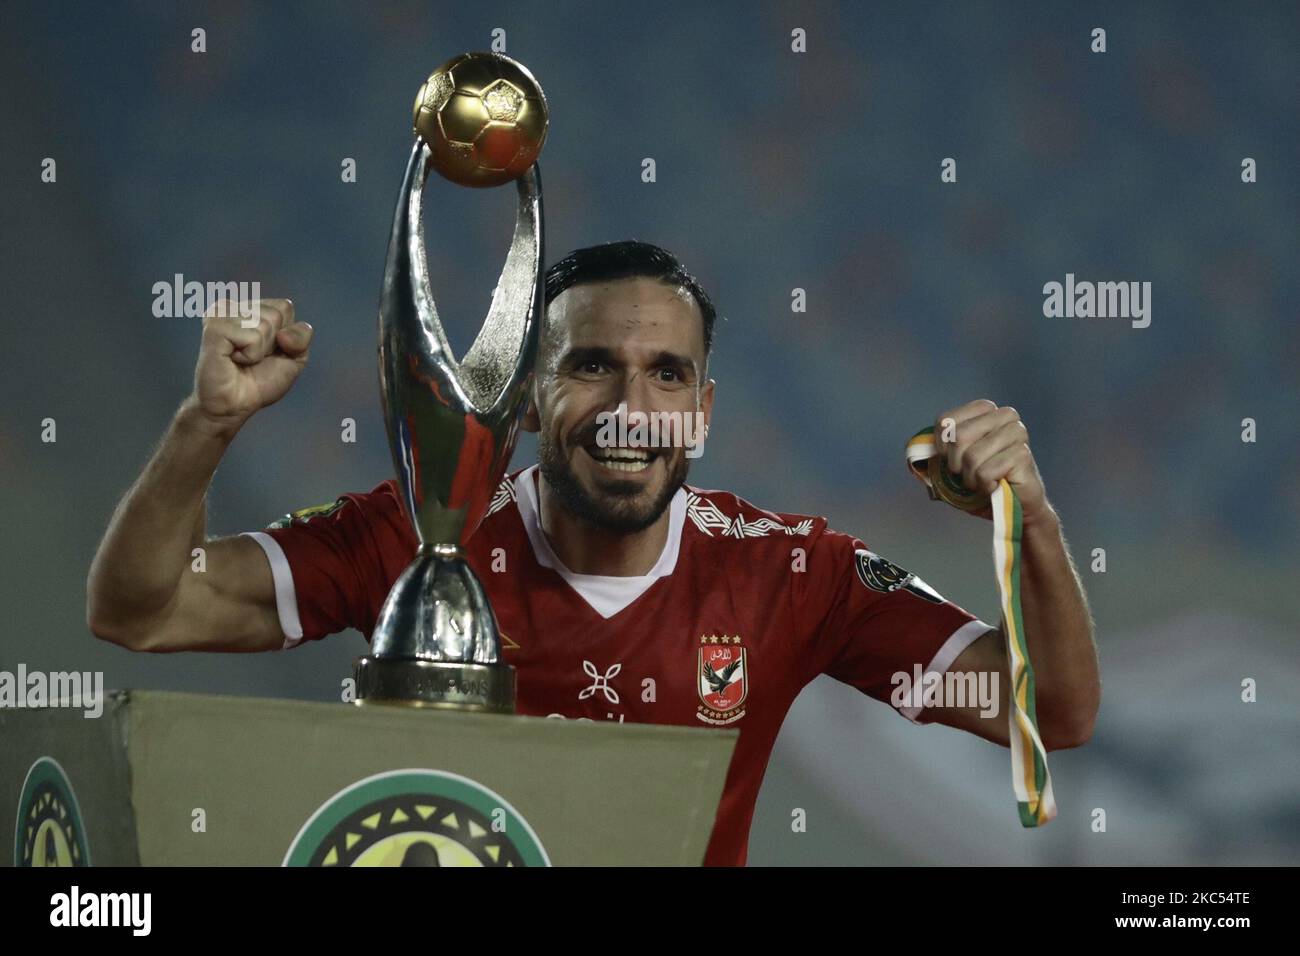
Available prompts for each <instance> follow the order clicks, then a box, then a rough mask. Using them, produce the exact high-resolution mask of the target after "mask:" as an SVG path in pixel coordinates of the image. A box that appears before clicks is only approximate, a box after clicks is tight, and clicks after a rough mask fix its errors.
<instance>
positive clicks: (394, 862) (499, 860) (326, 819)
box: [284, 770, 551, 866]
mask: <svg viewBox="0 0 1300 956" xmlns="http://www.w3.org/2000/svg"><path fill="white" fill-rule="evenodd" d="M284 865H285V866H550V865H551V860H550V857H548V856H547V854H546V850H545V849H544V848H543V847H542V844H541V841H540V840H539V839H538V838H537V834H536V833H534V832H533V828H532V827H531V826H529V825H528V821H527V820H525V819H524V818H523V817H522V816H520V814H519V812H518V811H517V810H515V808H514V807H512V806H511V805H510V804H509V803H507V802H506V801H505V800H504V799H502V797H501V796H500V795H498V794H496V793H494V792H493V791H491V790H489V789H488V788H487V787H485V786H483V785H482V784H480V783H478V782H476V781H474V780H470V779H469V778H468V777H462V776H460V775H459V774H454V773H445V772H443V771H441V770H392V771H389V772H387V773H381V774H376V775H375V776H373V777H366V778H365V779H364V780H359V781H357V782H356V783H354V784H352V785H351V786H349V787H347V788H346V789H344V790H340V791H339V792H338V793H336V794H334V796H332V797H330V798H329V799H328V800H326V801H325V803H324V804H323V805H322V806H321V807H320V809H318V810H317V811H316V812H315V813H313V814H312V815H311V818H310V819H309V820H308V821H307V822H306V823H305V824H303V826H302V829H301V830H299V831H298V835H297V836H296V837H294V840H293V843H292V844H291V845H290V847H289V852H288V853H286V854H285V857H284Z"/></svg>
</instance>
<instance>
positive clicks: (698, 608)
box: [251, 465, 991, 865]
mask: <svg viewBox="0 0 1300 956" xmlns="http://www.w3.org/2000/svg"><path fill="white" fill-rule="evenodd" d="M537 481H538V470H537V466H536V465H534V466H532V467H529V468H526V469H523V470H522V471H518V472H515V473H514V474H512V475H510V476H509V477H507V478H506V479H505V480H504V481H502V483H501V485H500V487H499V488H498V490H497V492H496V494H495V496H494V498H493V500H492V504H491V508H490V510H489V512H488V514H487V516H486V517H485V518H484V519H483V523H482V524H481V525H480V526H479V528H478V530H477V531H476V532H475V533H474V535H473V537H472V538H471V539H470V542H469V545H468V548H467V550H468V552H469V563H470V565H471V566H472V567H473V569H474V572H475V573H476V574H477V575H478V577H479V579H480V580H481V581H482V582H483V586H484V588H485V589H486V591H487V594H488V598H489V600H490V601H491V602H492V608H493V610H494V611H495V612H496V615H497V620H498V623H499V624H500V628H501V632H502V636H503V641H502V644H503V658H504V660H505V661H506V662H507V663H509V664H512V665H514V666H515V667H516V668H517V671H516V678H517V682H518V697H517V710H518V712H519V713H520V714H526V715H531V716H538V717H566V718H579V719H581V718H589V719H591V720H617V721H620V722H622V721H632V722H638V723H656V724H683V725H687V726H693V727H733V728H736V729H738V730H739V731H740V739H739V740H738V741H737V744H736V750H735V753H734V755H733V757H732V760H731V766H730V768H729V770H728V773H727V779H726V785H725V789H724V792H723V796H722V802H721V804H720V805H719V807H718V813H717V817H716V819H715V821H714V826H713V833H712V836H711V838H710V840H709V846H708V852H707V853H706V855H705V859H704V862H705V864H706V865H719V864H737V865H739V864H743V863H744V862H745V857H746V851H747V842H748V836H749V825H750V820H751V819H752V817H753V814H754V803H755V801H756V799H757V798H758V790H759V786H760V784H761V783H762V781H763V773H764V771H765V770H766V768H767V761H768V757H769V755H770V754H771V751H772V746H773V744H774V743H775V741H776V736H777V732H778V731H779V730H780V728H781V723H782V721H783V720H784V719H785V715H786V712H787V711H788V710H789V708H790V705H791V703H793V701H794V699H795V697H796V696H797V695H798V694H799V692H800V691H801V690H802V689H803V687H804V685H805V684H807V683H808V682H809V681H810V680H812V679H813V678H814V677H816V676H817V675H818V674H829V675H831V676H832V677H834V678H836V679H837V680H841V681H844V682H845V683H848V684H851V685H852V686H854V687H857V688H858V689H859V690H861V691H863V692H865V693H867V694H869V695H871V696H872V697H874V698H876V699H878V700H882V701H885V702H889V700H890V696H891V694H892V692H893V690H894V684H893V683H892V682H891V677H892V676H893V675H894V674H895V673H897V672H899V671H903V672H906V673H907V674H908V675H909V676H910V675H911V674H912V673H913V667H914V665H918V664H919V665H920V666H921V667H922V668H924V669H925V670H927V671H937V672H940V673H942V672H943V671H945V670H947V669H948V667H949V666H950V665H951V664H952V662H953V661H954V660H955V659H956V657H957V655H958V654H960V653H961V652H962V651H963V650H964V649H965V648H966V647H967V646H969V644H970V643H971V642H972V641H974V640H975V639H976V638H978V637H979V636H980V635H982V634H983V633H985V632H986V631H988V630H991V628H990V626H989V625H987V624H985V623H983V622H982V621H979V620H978V619H977V618H975V617H974V616H973V615H971V614H970V613H968V612H967V611H965V610H963V609H962V608H961V607H958V606H957V605H955V604H953V603H951V602H949V601H946V600H944V599H943V598H942V597H941V596H940V595H938V594H937V593H936V592H935V591H933V590H932V589H931V588H929V587H928V586H927V585H926V584H925V583H924V581H922V580H921V579H920V578H918V577H917V576H915V575H913V574H910V573H908V572H906V571H903V570H902V569H901V568H899V567H898V566H897V565H894V564H892V563H890V562H888V561H886V560H885V559H884V558H882V557H881V556H879V555H877V554H875V553H873V552H871V551H869V550H868V549H867V547H866V545H865V544H863V543H862V541H860V540H859V539H857V538H854V537H852V536H850V535H846V534H841V533H840V532H837V531H832V530H830V529H829V528H827V527H826V520H825V519H824V518H814V517H808V516H804V515H793V514H782V513H775V512H771V511H764V510H762V509H761V508H757V507H755V506H754V505H752V504H750V503H749V502H747V501H745V500H743V499H741V498H739V497H737V496H736V495H733V494H730V493H728V492H725V491H703V490H700V489H698V488H694V487H692V486H690V485H687V486H684V487H683V488H681V489H680V490H678V492H677V494H676V496H674V498H673V499H672V502H671V505H670V510H669V519H670V521H669V530H668V540H667V542H666V544H665V546H664V550H663V553H662V554H661V555H660V557H659V561H658V563H656V564H655V566H654V568H653V569H652V570H651V571H650V573H649V574H646V575H644V576H641V577H605V576H597V575H584V574H574V573H573V572H571V571H569V570H568V568H566V567H564V566H563V565H562V564H561V563H560V561H559V560H558V558H557V557H556V556H555V554H554V552H553V551H552V550H551V546H550V543H549V542H548V541H547V539H546V536H545V534H544V533H543V532H542V529H541V524H540V520H539V509H538V486H537ZM251 534H252V537H253V538H255V539H256V540H257V541H258V543H259V544H261V545H262V548H263V550H265V552H266V554H267V557H268V558H269V560H270V563H271V569H272V572H273V574H274V577H275V588H276V599H277V604H278V610H279V617H280V624H281V627H282V628H283V630H284V634H285V643H284V646H285V647H286V648H288V647H293V646H295V645H297V644H299V643H301V642H303V641H314V640H318V639H319V638H322V637H324V636H326V635H327V634H333V633H336V632H338V631H342V630H346V629H347V628H350V627H351V628H356V629H357V630H359V631H361V633H362V634H364V635H365V637H366V639H367V640H369V639H370V634H371V631H372V630H373V629H374V626H375V621H376V620H377V619H378V617H379V611H380V608H381V607H382V605H383V603H384V599H385V598H386V597H387V596H388V591H389V589H390V588H391V587H392V584H393V582H394V581H395V580H396V579H397V576H398V575H399V574H400V573H401V572H402V570H403V569H404V568H405V567H406V565H407V564H408V563H409V562H410V561H411V559H412V558H413V557H414V555H415V551H416V547H417V541H416V538H415V532H414V531H413V530H412V528H411V526H410V523H409V522H408V521H407V519H406V517H405V515H404V513H403V511H402V506H401V504H400V501H399V493H398V490H397V486H396V483H395V482H394V481H386V482H384V483H383V484H381V485H379V486H378V487H377V488H375V489H374V490H373V491H371V492H369V493H366V494H348V495H344V496H342V497H341V498H339V499H338V501H337V502H335V504H334V505H332V506H329V507H322V508H315V509H309V510H308V511H306V512H299V513H298V515H296V516H292V517H291V519H290V520H284V519H282V521H281V522H278V523H277V524H276V525H272V526H271V527H269V528H267V530H266V531H263V532H253V533H251ZM498 548H499V549H501V551H499V552H498V551H497V550H496V549H498ZM494 555H495V556H496V557H498V558H500V557H501V556H504V559H505V562H506V564H505V567H506V568H507V569H508V571H509V573H493V571H492V563H493V558H494ZM497 566H498V567H500V563H499V561H498V565H497ZM647 678H648V679H651V680H653V682H654V683H653V685H648V684H645V683H643V682H644V681H646V679H647ZM649 686H653V688H654V694H653V697H654V699H653V700H652V701H648V702H647V701H644V700H643V696H649V695H648V694H645V693H644V688H646V687H649ZM900 713H902V714H903V716H905V717H907V718H908V719H909V720H913V721H915V722H918V723H923V722H925V715H924V714H923V713H922V712H921V708H920V707H910V706H909V707H904V708H902V709H900ZM629 862H634V861H629Z"/></svg>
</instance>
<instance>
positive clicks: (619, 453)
mask: <svg viewBox="0 0 1300 956" xmlns="http://www.w3.org/2000/svg"><path fill="white" fill-rule="evenodd" d="M591 457H592V458H594V459H596V461H598V462H600V463H601V464H602V465H604V466H605V467H606V468H611V469H613V470H614V471H644V470H645V469H646V468H648V467H650V453H649V452H645V451H641V450H639V449H635V448H596V449H593V450H592V452H591Z"/></svg>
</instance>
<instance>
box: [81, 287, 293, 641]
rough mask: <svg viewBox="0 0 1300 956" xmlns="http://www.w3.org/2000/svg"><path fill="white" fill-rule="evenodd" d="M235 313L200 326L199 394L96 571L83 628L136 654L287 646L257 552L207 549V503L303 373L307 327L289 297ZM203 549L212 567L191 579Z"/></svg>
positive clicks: (244, 547)
mask: <svg viewBox="0 0 1300 956" xmlns="http://www.w3.org/2000/svg"><path fill="white" fill-rule="evenodd" d="M231 311H232V309H231V307H229V306H227V305H225V304H224V303H219V304H218V305H216V306H214V307H213V309H211V310H209V313H208V315H207V316H206V317H205V318H204V320H203V340H202V344H201V346H200V348H199V358H198V363H197V366H196V368H195V373H194V391H193V392H192V393H191V394H190V395H189V396H188V397H187V398H186V399H185V401H184V402H182V403H181V406H180V408H179V409H178V410H177V412H176V414H175V416H174V417H173V418H172V422H171V424H170V426H169V427H168V429H167V432H166V434H165V435H164V436H163V439H162V442H161V443H160V444H159V446H158V449H157V450H156V451H155V452H154V455H153V457H152V458H151V459H150V461H149V463H148V464H147V465H146V466H145V469H144V471H143V472H142V474H141V475H140V477H139V479H137V480H136V482H135V484H133V485H132V486H131V488H130V490H129V491H127V493H126V495H125V496H124V497H123V498H122V501H121V502H120V503H119V504H118V506H117V509H116V510H115V511H114V513H113V516H112V519H111V520H110V521H109V525H108V530H107V531H106V532H105V534H104V538H103V540H102V541H101V542H100V545H99V550H98V551H97V552H96V554H95V558H94V561H93V562H92V563H91V567H90V574H89V577H88V579H87V582H86V623H87V626H88V627H89V628H90V630H91V632H92V633H93V634H94V635H95V636H96V637H99V638H101V639H102V640H106V641H111V642H112V643H114V644H120V645H121V646H123V647H126V648H129V649H131V650H137V651H181V650H206V651H257V650H272V649H275V648H278V647H280V646H281V645H282V643H283V640H284V638H283V634H282V632H281V629H280V624H279V620H278V618H277V615H276V603H275V588H274V584H273V581H272V577H271V570H270V566H269V564H268V562H267V559H266V556H265V555H264V554H263V552H262V549H261V548H260V547H259V546H258V545H257V543H256V542H255V541H253V540H252V539H250V538H247V537H239V536H235V537H228V538H219V539H216V540H212V541H208V540H207V537H206V527H207V516H206V504H205V502H206V497H207V490H208V486H209V484H210V483H211V481H212V476H213V474H214V473H215V471H216V468H217V464H218V463H219V462H220V461H221V456H222V455H223V454H224V453H225V451H226V449H227V448H228V447H229V446H230V443H231V442H232V441H233V440H234V437H235V435H236V434H237V433H238V432H239V429H240V428H242V427H243V425H244V423H245V422H246V421H248V419H249V418H251V417H252V416H253V415H254V414H255V413H256V412H257V411H259V410H260V409H262V408H265V407H266V406H268V405H272V404H274V403H275V402H277V401H279V400H280V399H281V398H282V397H283V396H284V395H285V393H286V392H287V391H288V390H289V388H290V387H291V386H292V384H293V382H294V381H295V379H296V378H297V377H298V374H299V373H300V372H301V371H302V369H303V367H304V366H305V365H306V363H307V356H308V350H309V348H310V345H311V339H312V329H311V326H309V325H307V324H306V323H299V322H296V321H295V319H294V309H293V303H292V302H290V301H289V300H288V299H264V300H261V301H260V302H257V303H254V305H253V311H252V313H251V315H249V316H248V317H247V318H241V317H240V316H238V315H229V313H230V312H231ZM254 320H256V325H252V323H253V321H254ZM246 325H247V326H251V327H245V326H246ZM199 547H202V548H204V549H205V555H204V565H205V567H204V570H202V571H195V570H192V566H193V562H194V557H193V550H194V549H195V548H199Z"/></svg>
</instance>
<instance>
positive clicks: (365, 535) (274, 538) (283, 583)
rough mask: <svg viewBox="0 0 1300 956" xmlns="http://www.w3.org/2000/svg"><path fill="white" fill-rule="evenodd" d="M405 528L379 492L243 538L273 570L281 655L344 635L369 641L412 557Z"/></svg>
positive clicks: (388, 493)
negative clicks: (355, 634)
mask: <svg viewBox="0 0 1300 956" xmlns="http://www.w3.org/2000/svg"><path fill="white" fill-rule="evenodd" d="M402 527H403V524H402V523H401V513H400V505H399V504H398V502H397V499H396V496H395V495H394V494H393V492H392V490H391V489H390V488H389V487H388V485H387V484H383V485H380V486H378V487H377V488H375V489H374V490H372V491H369V492H366V493H364V494H347V495H343V496H341V497H339V498H338V499H337V500H336V501H335V502H333V503H332V504H327V505H318V506H316V507H314V508H304V509H303V510H301V511H295V512H293V513H292V514H288V515H285V516H284V517H283V518H281V519H280V520H278V521H276V522H274V523H273V524H271V525H270V526H269V527H267V528H266V529H265V530H263V531H255V532H246V534H247V535H248V536H249V537H251V538H253V539H254V540H255V541H256V542H257V543H258V544H259V545H260V546H261V547H262V550H263V551H264V552H265V553H266V557H267V560H268V561H269V562H270V564H271V574H272V577H273V578H274V581H275V598H276V608H277V611H278V614H279V618H280V628H281V630H282V631H283V632H284V647H285V648H286V649H287V648H291V647H296V646H297V645H299V644H301V643H303V642H305V641H314V640H319V639H320V638H322V637H325V636H326V635H329V634H337V633H338V632H339V631H344V630H347V629H348V628H356V629H357V630H359V631H361V632H362V633H363V634H365V635H366V636H367V638H368V637H369V635H370V632H371V631H373V630H374V625H375V620H376V618H377V617H378V614H379V609H380V607H382V605H383V601H384V598H385V597H387V594H388V590H389V588H390V587H391V585H392V582H393V581H394V580H396V578H397V575H398V574H399V573H400V572H401V568H402V567H404V566H405V564H406V563H407V561H409V559H410V557H411V556H412V555H413V554H414V552H415V544H414V535H413V534H412V541H411V542H410V546H409V549H408V547H407V542H405V541H404V539H403V537H402V535H401V534H400V529H401V528H402ZM408 550H409V552H410V553H406V552H407V551H408Z"/></svg>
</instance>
